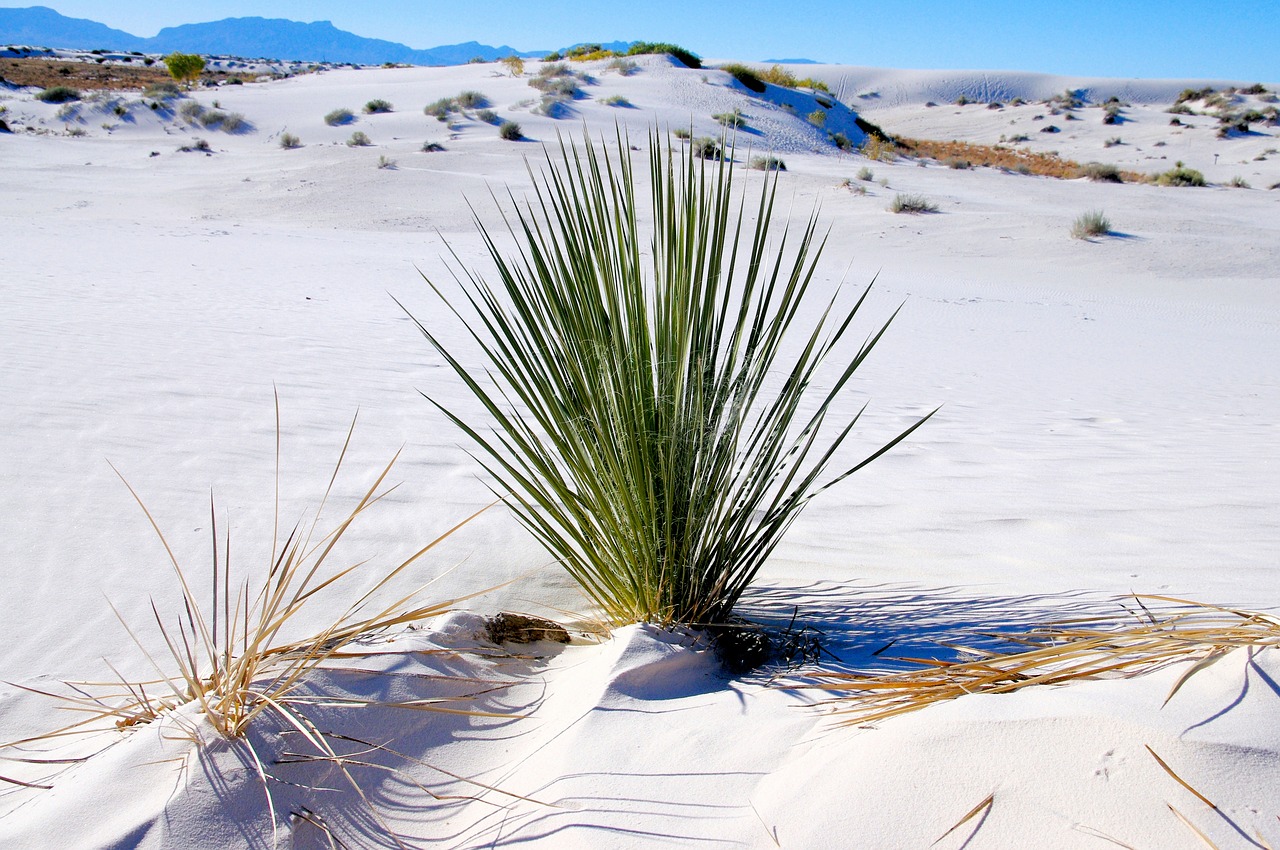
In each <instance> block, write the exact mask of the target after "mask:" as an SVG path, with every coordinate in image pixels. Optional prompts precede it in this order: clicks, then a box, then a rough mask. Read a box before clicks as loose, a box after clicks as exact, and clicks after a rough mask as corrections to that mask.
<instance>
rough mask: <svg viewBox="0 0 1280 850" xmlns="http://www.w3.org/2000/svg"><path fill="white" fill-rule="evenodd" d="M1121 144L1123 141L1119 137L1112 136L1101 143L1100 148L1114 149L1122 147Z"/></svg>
mask: <svg viewBox="0 0 1280 850" xmlns="http://www.w3.org/2000/svg"><path fill="white" fill-rule="evenodd" d="M1123 144H1124V139H1121V138H1120V137H1119V136H1112V137H1111V138H1110V139H1107V140H1106V141H1105V142H1103V143H1102V146H1103V147H1104V148H1114V147H1115V146H1117V145H1123Z"/></svg>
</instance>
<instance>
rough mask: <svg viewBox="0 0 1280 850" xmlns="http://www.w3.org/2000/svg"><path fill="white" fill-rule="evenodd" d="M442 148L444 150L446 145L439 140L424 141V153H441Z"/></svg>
mask: <svg viewBox="0 0 1280 850" xmlns="http://www.w3.org/2000/svg"><path fill="white" fill-rule="evenodd" d="M442 150H444V145H442V144H440V143H439V142H423V143H422V152H423V153H439V152H440V151H442Z"/></svg>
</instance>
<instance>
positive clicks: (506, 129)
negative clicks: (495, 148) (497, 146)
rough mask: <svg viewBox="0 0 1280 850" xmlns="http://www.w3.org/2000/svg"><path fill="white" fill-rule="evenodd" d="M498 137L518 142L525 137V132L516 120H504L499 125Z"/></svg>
mask: <svg viewBox="0 0 1280 850" xmlns="http://www.w3.org/2000/svg"><path fill="white" fill-rule="evenodd" d="M498 138H500V139H506V140H507V141H508V142H518V141H520V140H521V139H523V138H524V133H523V132H521V130H520V125H519V124H517V123H516V122H514V121H503V122H502V123H501V124H499V125H498Z"/></svg>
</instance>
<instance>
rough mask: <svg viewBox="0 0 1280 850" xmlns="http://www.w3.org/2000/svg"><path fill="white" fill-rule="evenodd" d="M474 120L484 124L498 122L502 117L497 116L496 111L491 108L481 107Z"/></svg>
mask: <svg viewBox="0 0 1280 850" xmlns="http://www.w3.org/2000/svg"><path fill="white" fill-rule="evenodd" d="M476 120H477V121H481V122H483V123H485V124H498V123H499V122H501V121H502V119H501V118H499V117H498V113H496V112H494V111H493V110H492V109H481V110H480V111H479V112H477V113H476Z"/></svg>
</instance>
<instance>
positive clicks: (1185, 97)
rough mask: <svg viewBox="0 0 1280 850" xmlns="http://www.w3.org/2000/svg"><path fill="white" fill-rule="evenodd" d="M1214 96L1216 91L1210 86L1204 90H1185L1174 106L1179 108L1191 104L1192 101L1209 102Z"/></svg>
mask: <svg viewBox="0 0 1280 850" xmlns="http://www.w3.org/2000/svg"><path fill="white" fill-rule="evenodd" d="M1213 94H1214V90H1213V89H1212V88H1210V87H1208V86H1206V87H1205V88H1202V89H1183V90H1182V93H1181V94H1179V95H1178V97H1177V98H1176V99H1175V100H1174V101H1173V105H1174V106H1179V105H1181V104H1184V103H1190V102H1191V101H1196V100H1207V99H1208V98H1209V97H1210V96H1212V95H1213ZM1188 111H1189V110H1188Z"/></svg>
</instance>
